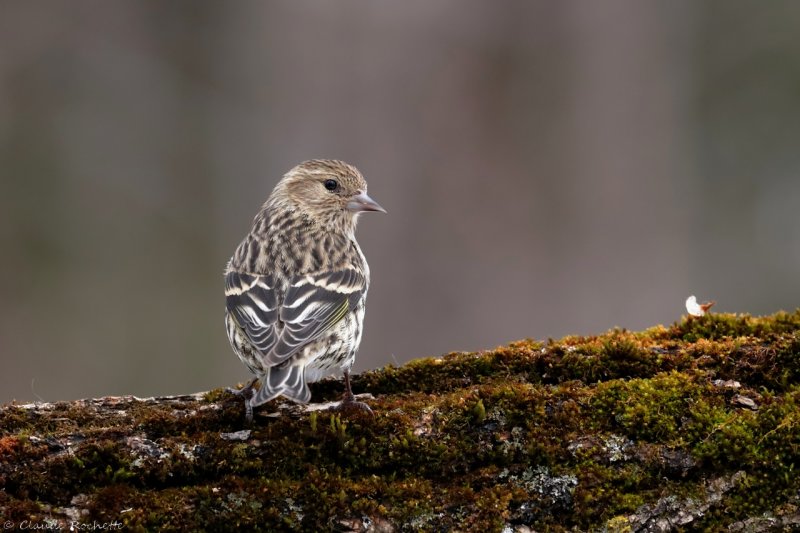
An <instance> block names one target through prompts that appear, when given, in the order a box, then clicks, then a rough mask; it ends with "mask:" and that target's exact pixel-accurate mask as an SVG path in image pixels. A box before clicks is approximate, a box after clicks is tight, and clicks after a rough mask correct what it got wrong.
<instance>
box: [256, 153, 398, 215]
mask: <svg viewBox="0 0 800 533" xmlns="http://www.w3.org/2000/svg"><path fill="white" fill-rule="evenodd" d="M272 196H273V197H272V199H273V200H274V201H276V202H278V203H280V204H283V205H284V206H288V207H291V208H293V209H296V210H298V211H300V212H302V213H303V214H305V215H308V216H309V217H311V218H312V219H314V220H317V221H319V222H321V223H322V224H324V225H328V226H330V225H338V226H341V227H342V229H343V230H349V229H352V228H354V227H355V221H356V218H357V216H358V215H359V214H360V213H363V212H365V211H380V212H382V213H385V212H386V210H385V209H384V208H382V207H381V206H380V205H379V204H378V203H377V202H376V201H375V200H373V199H372V198H370V197H369V196H368V195H367V182H366V180H365V179H364V176H362V175H361V173H360V172H359V171H358V169H357V168H356V167H354V166H352V165H349V164H347V163H345V162H343V161H336V160H332V159H313V160H311V161H305V162H303V163H300V164H299V165H297V166H296V167H294V168H293V169H292V170H290V171H289V172H287V173H286V175H285V176H284V177H283V179H282V180H281V181H280V183H278V185H277V186H276V187H275V191H274V192H273V195H272Z"/></svg>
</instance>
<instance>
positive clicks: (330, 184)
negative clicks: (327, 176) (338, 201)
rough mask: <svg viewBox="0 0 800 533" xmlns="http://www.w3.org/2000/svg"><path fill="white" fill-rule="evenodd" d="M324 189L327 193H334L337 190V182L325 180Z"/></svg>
mask: <svg viewBox="0 0 800 533" xmlns="http://www.w3.org/2000/svg"><path fill="white" fill-rule="evenodd" d="M325 188H326V189H328V190H329V191H335V190H336V189H338V188H339V182H338V181H336V180H325Z"/></svg>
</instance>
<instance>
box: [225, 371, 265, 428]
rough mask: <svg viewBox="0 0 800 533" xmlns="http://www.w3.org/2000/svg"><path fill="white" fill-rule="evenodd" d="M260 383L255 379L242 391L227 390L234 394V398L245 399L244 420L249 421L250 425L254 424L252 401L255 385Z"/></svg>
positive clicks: (230, 388) (229, 388) (231, 388)
mask: <svg viewBox="0 0 800 533" xmlns="http://www.w3.org/2000/svg"><path fill="white" fill-rule="evenodd" d="M256 381H258V378H253V379H252V380H250V383H248V384H247V385H245V386H244V387H242V388H241V389H234V388H233V387H228V388H226V389H225V391H226V392H229V393H230V394H233V395H234V396H238V397H239V398H243V399H244V418H245V420H247V423H248V424H250V423H252V422H253V404H252V403H250V401H251V400H252V399H253V396H254V395H255V384H256Z"/></svg>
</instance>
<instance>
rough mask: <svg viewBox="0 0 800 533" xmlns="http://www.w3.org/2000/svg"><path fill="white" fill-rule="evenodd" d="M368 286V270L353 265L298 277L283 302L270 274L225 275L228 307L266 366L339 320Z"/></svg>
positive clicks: (280, 361) (293, 350)
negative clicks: (278, 299) (365, 272)
mask: <svg viewBox="0 0 800 533" xmlns="http://www.w3.org/2000/svg"><path fill="white" fill-rule="evenodd" d="M366 288H367V283H366V279H365V278H364V275H363V274H361V273H360V272H358V271H357V270H355V269H353V268H346V269H342V270H335V271H326V272H317V273H314V274H306V275H303V276H296V277H295V278H294V279H292V282H291V284H290V285H289V288H288V289H287V291H286V295H285V296H284V300H283V304H282V305H280V306H279V305H278V304H277V295H276V292H275V287H274V282H273V280H272V278H271V277H270V276H256V275H252V274H243V273H240V272H229V273H228V274H226V276H225V296H226V305H227V308H228V312H229V313H231V314H232V315H233V317H234V318H235V319H236V323H237V324H239V326H240V327H241V328H242V329H243V330H244V333H245V335H247V338H248V339H249V340H250V343H251V344H252V345H253V346H254V347H255V348H257V349H258V351H259V352H261V354H262V357H263V358H264V359H263V361H264V363H265V364H266V365H267V366H274V365H278V364H280V363H282V362H284V361H285V360H287V359H288V358H289V357H291V356H292V355H294V354H295V353H296V352H297V350H298V349H299V348H301V347H302V346H304V345H306V344H308V343H309V342H311V341H313V340H314V339H316V338H317V337H319V336H320V335H321V334H322V333H323V332H325V331H326V330H327V329H328V328H330V327H332V326H333V325H334V324H336V323H337V322H339V321H340V320H341V319H342V318H344V317H345V315H347V313H348V312H349V311H350V310H352V309H353V308H355V306H356V304H357V303H358V300H360V299H361V298H362V297H363V295H364V292H365V291H366Z"/></svg>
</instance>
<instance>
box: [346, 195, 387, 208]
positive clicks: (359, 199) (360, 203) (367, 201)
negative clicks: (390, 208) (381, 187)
mask: <svg viewBox="0 0 800 533" xmlns="http://www.w3.org/2000/svg"><path fill="white" fill-rule="evenodd" d="M347 209H348V210H349V211H352V212H354V213H361V212H363V211H380V212H381V213H385V212H386V209H384V208H382V207H381V206H380V204H378V202H376V201H375V200H373V199H372V198H370V197H369V196H367V193H365V192H359V193H358V194H356V195H355V196H353V197H351V198H350V201H349V202H347Z"/></svg>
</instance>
